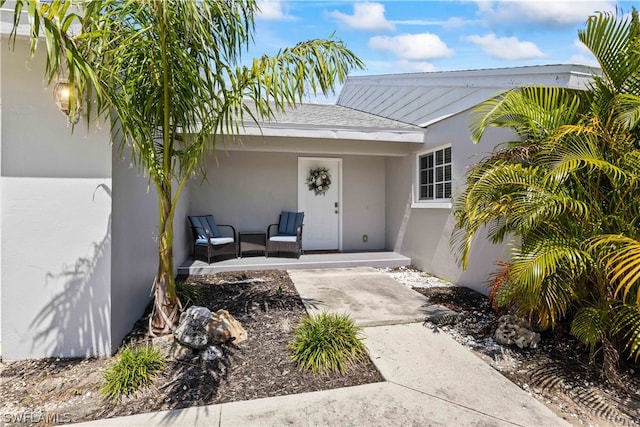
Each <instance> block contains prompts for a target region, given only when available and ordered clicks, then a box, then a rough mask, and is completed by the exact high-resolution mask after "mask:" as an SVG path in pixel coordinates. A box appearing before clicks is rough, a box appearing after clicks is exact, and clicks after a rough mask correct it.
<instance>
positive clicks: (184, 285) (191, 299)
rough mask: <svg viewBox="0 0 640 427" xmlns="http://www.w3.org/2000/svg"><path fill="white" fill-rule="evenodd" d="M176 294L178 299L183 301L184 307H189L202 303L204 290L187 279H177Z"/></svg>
mask: <svg viewBox="0 0 640 427" xmlns="http://www.w3.org/2000/svg"><path fill="white" fill-rule="evenodd" d="M176 294H177V295H178V299H179V300H180V302H181V303H182V308H187V307H189V306H191V305H201V301H202V291H201V290H200V288H199V287H198V285H196V284H194V283H189V282H185V281H182V280H180V281H176Z"/></svg>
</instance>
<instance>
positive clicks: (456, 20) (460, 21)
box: [390, 16, 479, 29]
mask: <svg viewBox="0 0 640 427" xmlns="http://www.w3.org/2000/svg"><path fill="white" fill-rule="evenodd" d="M390 22H391V23H392V24H396V25H419V26H423V27H442V28H446V29H455V28H462V27H465V26H469V25H474V24H478V23H479V21H478V20H469V19H464V18H460V17H458V16H453V17H451V18H449V19H447V20H446V21H438V20H430V19H402V20H392V21H390Z"/></svg>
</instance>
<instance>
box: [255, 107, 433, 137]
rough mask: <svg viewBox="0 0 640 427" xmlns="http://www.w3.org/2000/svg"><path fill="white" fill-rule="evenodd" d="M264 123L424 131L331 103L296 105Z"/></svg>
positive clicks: (265, 124) (267, 124)
mask: <svg viewBox="0 0 640 427" xmlns="http://www.w3.org/2000/svg"><path fill="white" fill-rule="evenodd" d="M262 125H263V126H270V125H280V126H296V127H297V126H301V127H319V128H325V127H326V128H331V129H338V128H342V129H367V130H374V129H385V130H407V131H411V130H415V131H422V129H421V128H420V127H418V126H414V125H411V124H407V123H402V122H399V121H397V120H392V119H387V118H384V117H379V116H376V115H374V114H369V113H365V112H362V111H358V110H354V109H352V108H347V107H344V106H341V105H329V104H298V105H297V106H296V107H294V108H290V109H288V110H287V111H286V112H285V113H276V115H275V119H274V120H272V121H270V122H266V123H263V124H262Z"/></svg>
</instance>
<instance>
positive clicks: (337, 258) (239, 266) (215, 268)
mask: <svg viewBox="0 0 640 427" xmlns="http://www.w3.org/2000/svg"><path fill="white" fill-rule="evenodd" d="M410 264H411V259H410V258H407V257H406V256H404V255H401V254H399V253H397V252H391V251H375V252H340V253H310V254H303V255H302V256H300V258H299V259H296V258H281V257H269V258H265V257H264V256H251V257H243V258H232V259H227V260H222V261H217V262H212V263H211V264H207V262H206V261H202V260H199V259H198V260H193V259H189V260H187V261H185V262H184V263H183V264H182V265H181V266H180V267H178V274H180V275H190V274H191V275H196V274H215V273H223V272H226V271H246V270H293V269H318V268H349V267H376V268H396V267H403V266H408V265H410Z"/></svg>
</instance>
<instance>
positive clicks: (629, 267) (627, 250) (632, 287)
mask: <svg viewBox="0 0 640 427" xmlns="http://www.w3.org/2000/svg"><path fill="white" fill-rule="evenodd" d="M588 243H589V246H588V248H589V250H592V251H594V252H596V254H597V255H599V256H600V257H601V258H602V259H603V261H604V262H605V270H606V272H607V273H608V275H609V278H610V280H611V283H615V284H617V285H616V288H615V293H616V295H618V294H620V293H622V297H623V299H624V300H625V301H627V298H628V297H629V296H630V295H631V294H632V293H633V292H635V295H634V299H635V303H636V306H637V307H638V309H639V310H640V241H638V240H636V239H634V238H632V237H628V236H623V235H611V234H609V235H599V236H595V237H593V238H592V239H591V240H589V242H588Z"/></svg>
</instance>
